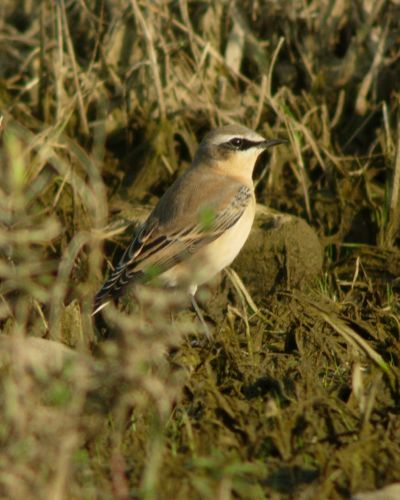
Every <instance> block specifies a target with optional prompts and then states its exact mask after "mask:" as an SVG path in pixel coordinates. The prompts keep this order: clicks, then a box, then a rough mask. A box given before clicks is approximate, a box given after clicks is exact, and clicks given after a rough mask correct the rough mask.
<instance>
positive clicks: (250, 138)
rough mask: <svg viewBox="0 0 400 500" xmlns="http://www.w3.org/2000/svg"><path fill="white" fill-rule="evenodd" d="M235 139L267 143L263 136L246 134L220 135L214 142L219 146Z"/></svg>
mask: <svg viewBox="0 0 400 500" xmlns="http://www.w3.org/2000/svg"><path fill="white" fill-rule="evenodd" d="M235 137H239V138H241V139H245V140H246V141H254V142H258V141H265V139H264V137H263V136H262V135H258V134H246V135H243V134H221V135H218V136H217V137H216V138H215V140H214V141H213V142H214V144H216V145H219V144H223V143H224V142H228V141H230V140H231V139H234V138H235Z"/></svg>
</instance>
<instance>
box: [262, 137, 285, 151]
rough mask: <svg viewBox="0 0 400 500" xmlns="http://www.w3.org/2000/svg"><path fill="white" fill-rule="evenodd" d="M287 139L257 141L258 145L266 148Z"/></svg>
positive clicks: (282, 142) (283, 142)
mask: <svg viewBox="0 0 400 500" xmlns="http://www.w3.org/2000/svg"><path fill="white" fill-rule="evenodd" d="M288 142H289V141H288V140H287V139H266V140H265V141H262V142H260V143H259V145H258V147H259V148H262V149H268V148H271V147H272V146H277V145H278V144H287V143H288Z"/></svg>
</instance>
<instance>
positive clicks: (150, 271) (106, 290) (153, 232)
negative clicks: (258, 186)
mask: <svg viewBox="0 0 400 500" xmlns="http://www.w3.org/2000/svg"><path fill="white" fill-rule="evenodd" d="M252 197H253V193H252V190H251V189H250V188H249V187H247V186H244V185H239V184H238V187H237V189H236V191H235V192H234V193H233V196H231V197H230V199H229V200H223V201H222V202H221V201H219V203H218V204H217V203H215V202H214V203H210V206H209V207H205V208H204V213H201V212H200V214H199V219H200V220H199V221H198V222H197V221H196V222H194V223H193V224H187V223H186V224H185V225H184V226H183V227H179V226H178V227H176V225H175V227H174V229H172V227H169V226H172V225H170V224H162V223H160V220H159V218H158V217H157V215H156V214H157V212H156V211H155V212H153V214H152V215H150V217H149V218H148V219H147V221H146V222H145V223H144V225H143V226H142V228H141V229H140V231H139V233H138V234H137V236H136V237H135V239H134V240H133V241H132V243H131V244H130V245H129V247H128V248H127V249H126V251H125V253H124V254H123V256H122V258H121V260H120V262H119V264H118V265H117V267H116V268H115V270H114V271H113V273H112V274H111V276H110V277H109V279H108V280H107V281H106V282H105V283H104V285H103V287H102V288H101V289H100V290H99V292H98V293H97V295H96V300H95V307H97V306H99V305H101V303H102V302H104V300H105V299H107V298H108V297H111V296H118V295H119V294H120V293H121V291H122V290H123V289H124V288H125V287H126V286H127V285H128V284H129V283H131V282H133V281H136V280H146V278H149V277H154V275H159V274H162V273H163V272H165V271H167V270H168V269H170V268H171V267H173V266H174V265H176V264H178V263H179V262H182V261H183V260H185V259H186V258H187V257H189V256H190V255H192V254H193V253H195V252H196V251H198V250H199V249H200V248H202V247H203V246H204V245H206V244H208V243H210V242H212V241H214V240H215V239H217V238H218V237H219V236H221V235H222V234H223V233H224V232H225V231H226V230H227V229H229V228H230V227H232V226H233V225H234V224H235V223H236V222H237V221H238V220H239V219H240V217H241V216H242V215H243V213H244V211H245V210H246V207H247V206H248V204H249V203H250V201H251V200H252ZM203 219H204V220H203ZM186 220H187V219H186Z"/></svg>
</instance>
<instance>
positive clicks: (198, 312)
mask: <svg viewBox="0 0 400 500" xmlns="http://www.w3.org/2000/svg"><path fill="white" fill-rule="evenodd" d="M190 299H191V301H192V306H193V309H194V310H195V312H196V314H197V317H198V318H199V320H200V322H201V324H202V325H203V328H204V333H205V334H206V337H207V338H208V340H210V341H211V340H212V338H213V336H212V333H211V332H210V329H209V328H208V325H207V323H206V320H205V319H204V316H203V313H202V312H201V309H200V307H199V305H198V304H197V302H196V299H195V298H194V295H193V294H190Z"/></svg>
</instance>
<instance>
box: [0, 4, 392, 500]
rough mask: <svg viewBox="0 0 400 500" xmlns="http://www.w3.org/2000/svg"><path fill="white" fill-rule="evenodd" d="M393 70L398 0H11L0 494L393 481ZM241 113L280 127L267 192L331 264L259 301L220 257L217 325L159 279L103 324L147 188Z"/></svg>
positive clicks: (5, 64)
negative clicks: (100, 297)
mask: <svg viewBox="0 0 400 500" xmlns="http://www.w3.org/2000/svg"><path fill="white" fill-rule="evenodd" d="M399 74H400V3H399V1H398V0H356V1H350V0H347V1H346V0H321V1H317V0H308V1H306V0H293V1H286V0H282V1H273V0H247V1H239V0H237V1H236V0H231V1H229V0H227V1H220V2H218V1H211V0H204V1H201V0H170V1H168V0H160V1H150V0H130V1H123V0H41V1H40V0H18V1H14V0H2V2H1V5H0V110H1V112H2V115H3V121H2V129H1V145H0V165H1V167H0V190H1V191H0V277H1V278H0V279H1V282H0V283H1V284H0V328H1V336H0V372H1V374H0V377H1V378H0V387H1V389H0V449H1V453H0V496H1V497H2V498H12V499H19V498H21V499H22V498H24V499H26V498H50V499H58V498H101V499H103V498H104V499H106V498H117V499H126V498H145V499H156V498H157V499H158V498H162V499H170V498H176V499H187V498H206V499H215V498H219V499H229V498H244V499H247V498H249V499H250V498H251V499H258V498H260V499H261V498H301V499H321V498H332V499H335V498H348V497H349V496H350V495H352V494H354V493H357V492H360V491H366V490H374V489H377V488H381V487H383V486H385V485H388V484H390V483H392V482H394V481H396V480H398V478H399V477H400V415H399V414H400V405H399V396H400V395H399V385H398V376H399V368H398V367H399V347H400V342H399V339H400V318H399V313H400V305H399V293H400V283H399V278H398V277H399V274H400V273H399V271H400V254H399V250H398V243H399V221H400V202H399V194H400V190H399V189H400V119H399V116H400V109H399V103H400V88H399ZM232 121H235V122H239V123H242V124H245V125H248V126H250V127H253V128H257V129H258V130H260V131H261V132H263V133H264V134H266V135H268V136H281V137H288V138H289V139H290V146H288V147H283V148H281V149H280V150H279V151H278V150H276V151H275V150H274V152H273V158H272V161H269V163H268V168H267V169H264V168H260V169H258V172H257V176H258V177H259V179H258V181H259V182H258V186H257V192H258V199H259V201H260V202H262V203H265V204H267V205H269V206H272V207H273V208H275V209H277V210H281V211H283V212H288V213H291V214H295V215H298V216H301V217H303V218H304V219H306V220H307V221H308V222H309V223H310V224H311V225H312V226H313V227H314V229H315V230H316V231H317V233H318V235H319V237H320V240H321V242H322V244H323V246H324V251H325V265H324V269H325V271H324V275H323V276H322V277H321V278H320V280H319V282H318V283H317V284H316V286H315V288H314V289H313V290H312V291H309V292H308V293H304V292H301V293H300V292H296V291H295V290H293V289H286V290H285V289H282V288H281V289H280V291H276V292H275V293H272V294H270V295H268V296H264V295H263V294H259V295H257V293H256V292H255V293H254V295H253V297H252V298H253V300H254V301H255V302H256V306H257V308H258V309H256V308H255V307H254V305H252V298H251V297H250V296H249V295H248V294H247V293H246V290H245V289H244V288H243V287H240V286H239V285H238V282H237V280H236V281H235V279H233V278H232V276H233V275H232V274H231V273H230V274H229V275H224V277H223V278H222V281H221V282H220V283H219V284H218V285H217V286H214V288H212V289H211V290H212V291H211V292H209V293H212V294H213V299H212V300H211V301H210V300H209V301H208V304H209V305H207V300H206V301H205V306H204V307H205V308H206V309H207V307H209V310H208V311H209V316H210V321H212V322H213V324H214V328H215V332H216V333H215V342H214V343H213V344H212V345H210V344H204V343H203V342H199V341H198V340H196V338H197V337H196V336H193V332H194V330H195V329H196V328H197V322H196V319H195V317H194V315H193V313H192V312H191V311H190V310H188V309H187V308H186V307H184V305H185V297H181V296H179V295H178V294H170V293H169V294H166V293H165V292H164V291H156V290H152V291H150V292H149V290H146V289H143V290H142V291H141V292H140V294H139V295H140V300H139V303H138V304H136V305H134V306H132V305H131V306H130V309H131V310H130V311H129V307H128V308H127V307H126V304H125V306H124V304H119V305H118V306H115V307H114V306H112V307H110V308H109V309H107V310H106V311H105V315H104V318H103V319H101V320H98V321H97V323H96V324H93V322H92V319H91V318H90V311H91V301H92V298H93V294H94V292H95V290H96V288H97V287H98V285H99V284H100V282H101V279H102V277H103V276H104V273H105V272H106V270H107V268H109V266H110V265H111V263H112V261H113V260H115V258H116V257H117V255H118V253H119V252H120V249H121V245H123V244H124V243H125V242H126V241H127V238H128V237H129V234H130V231H129V227H128V226H129V223H130V221H132V220H135V219H137V218H138V210H137V209H136V208H134V207H137V203H141V204H152V203H154V201H155V200H156V199H157V197H158V196H159V195H160V194H161V193H162V192H163V190H164V189H165V187H166V186H167V185H168V184H169V183H170V182H171V181H172V180H173V179H174V178H175V177H176V176H177V175H178V174H179V173H180V172H181V170H182V169H183V168H185V167H186V166H187V165H188V163H189V162H190V159H191V158H192V155H193V152H194V151H195V149H196V146H197V144H198V141H199V139H200V138H201V137H202V135H203V134H204V132H205V131H207V130H208V129H209V128H211V127H214V126H217V125H219V124H225V123H229V122H232ZM261 167H262V165H261ZM127 227H128V229H127ZM103 250H104V251H105V254H106V255H107V260H106V262H104V260H103ZM254 266H255V267H256V266H257V262H254ZM245 273H246V270H245V269H241V270H240V271H239V275H242V276H245ZM210 302H211V305H210ZM211 306H213V307H211ZM132 309H133V310H132ZM118 311H121V312H118ZM171 311H172V312H171Z"/></svg>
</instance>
